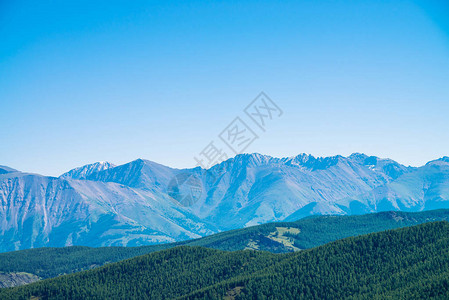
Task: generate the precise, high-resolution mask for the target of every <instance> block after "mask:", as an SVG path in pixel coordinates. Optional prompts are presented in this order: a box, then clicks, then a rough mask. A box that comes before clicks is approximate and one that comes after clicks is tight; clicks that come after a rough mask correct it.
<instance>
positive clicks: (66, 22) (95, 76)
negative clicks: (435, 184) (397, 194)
mask: <svg viewBox="0 0 449 300" xmlns="http://www.w3.org/2000/svg"><path fill="white" fill-rule="evenodd" d="M8 2H9V3H8ZM260 91H265V92H266V93H267V94H268V95H269V96H270V97H271V98H272V99H273V100H275V101H276V103H277V104H278V105H279V106H280V107H281V108H282V109H283V111H284V114H283V116H282V117H280V118H279V119H276V120H273V122H272V123H270V124H269V126H267V132H266V133H264V134H260V139H258V140H257V141H255V142H254V143H253V144H252V145H251V146H250V148H248V149H247V152H259V153H264V154H269V155H273V156H291V155H296V154H298V153H302V152H306V153H311V154H314V155H317V156H328V155H335V154H342V155H348V154H350V153H352V152H364V153H367V154H371V155H377V156H381V157H390V158H393V159H395V160H398V161H399V162H401V163H404V164H410V165H422V164H423V163H425V162H426V161H428V160H431V159H434V158H438V157H441V156H444V155H449V4H448V1H445V0H441V1H432V0H430V1H424V0H423V1H401V0H395V1H211V2H208V1H186V2H184V1H158V2H155V1H46V0H42V1H21V0H18V1H1V2H0V120H1V128H0V164H3V165H8V166H10V167H13V168H17V169H20V170H23V171H30V172H36V173H41V174H46V175H59V174H60V173H62V172H64V171H66V170H68V169H70V168H73V167H76V166H79V165H83V164H86V163H91V162H95V161H100V160H107V161H111V162H113V163H116V164H121V163H125V162H128V161H131V160H133V159H136V158H139V157H140V158H146V159H150V160H153V161H157V162H160V163H163V164H166V165H169V166H173V167H191V166H194V164H195V161H194V160H193V156H195V155H197V154H198V153H199V152H200V151H201V150H202V149H203V148H204V147H205V146H206V145H207V144H208V143H209V142H210V141H211V140H216V139H217V135H218V134H219V133H220V132H221V131H222V130H223V128H225V127H226V126H227V125H228V123H229V122H231V121H232V119H234V117H236V116H237V115H241V116H242V111H243V108H244V107H245V106H246V105H247V104H248V103H249V102H250V101H251V100H252V99H253V98H254V97H255V96H256V95H257V94H258V93H259V92H260ZM243 116H244V115H243Z"/></svg>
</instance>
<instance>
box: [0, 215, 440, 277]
mask: <svg viewBox="0 0 449 300" xmlns="http://www.w3.org/2000/svg"><path fill="white" fill-rule="evenodd" d="M441 220H446V221H447V220H449V210H436V211H428V212H420V213H404V212H383V213H377V214H369V215H363V216H322V217H313V218H306V219H301V220H298V221H296V222H289V223H287V222H280V223H269V224H264V225H259V226H254V227H248V228H243V229H237V230H232V231H227V232H222V233H218V234H214V235H211V236H207V237H204V238H201V239H196V240H191V241H185V242H178V243H171V244H162V245H153V246H142V247H102V248H89V247H78V246H76V247H66V248H38V249H29V250H21V251H15V252H8V253H0V272H6V273H10V272H16V273H17V272H27V273H31V274H35V275H37V276H39V277H41V278H44V279H45V278H51V277H56V276H58V275H61V274H68V273H74V272H78V271H82V270H88V269H91V268H94V267H98V266H101V265H104V264H106V263H111V262H117V261H120V260H123V259H127V258H132V257H135V256H138V255H142V254H147V253H151V252H154V251H160V250H164V249H168V248H172V247H176V246H180V245H185V246H202V247H207V248H214V249H218V250H226V251H238V250H244V249H253V250H256V249H257V250H263V251H269V252H273V253H286V252H293V251H295V250H296V251H297V250H298V249H308V248H313V247H316V246H321V245H324V244H326V243H329V242H332V241H335V240H338V239H342V238H346V237H350V236H357V235H362V234H368V233H373V232H378V231H383V230H387V229H395V228H400V227H405V226H412V225H417V224H421V223H425V222H433V221H441Z"/></svg>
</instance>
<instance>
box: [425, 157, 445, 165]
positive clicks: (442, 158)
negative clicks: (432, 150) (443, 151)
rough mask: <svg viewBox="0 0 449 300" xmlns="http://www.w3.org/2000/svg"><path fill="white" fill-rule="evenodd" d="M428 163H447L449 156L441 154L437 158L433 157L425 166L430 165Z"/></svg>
mask: <svg viewBox="0 0 449 300" xmlns="http://www.w3.org/2000/svg"><path fill="white" fill-rule="evenodd" d="M430 165H449V157H448V156H443V157H441V158H439V159H435V160H432V161H429V162H428V163H427V164H426V166H430Z"/></svg>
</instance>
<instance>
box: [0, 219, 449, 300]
mask: <svg viewBox="0 0 449 300" xmlns="http://www.w3.org/2000/svg"><path fill="white" fill-rule="evenodd" d="M448 257H449V223H448V222H445V221H443V222H431V223H426V224H421V225H417V226H413V227H407V228H402V229H395V230H388V231H383V232H378V233H372V234H368V235H362V236H358V237H350V238H345V239H342V240H338V241H335V242H332V243H329V244H326V245H323V246H319V247H316V248H313V249H309V250H304V251H298V252H294V253H285V254H272V253H268V252H265V251H253V250H244V251H234V252H228V251H222V250H216V249H207V248H204V247H197V246H194V247H192V246H178V247H175V248H171V249H167V250H162V251H158V252H154V253H150V254H146V255H142V256H138V257H135V258H132V259H128V260H124V261H121V262H118V263H112V264H108V265H105V266H103V267H99V268H96V269H93V270H88V271H83V272H79V273H75V274H70V275H64V276H60V277H57V278H53V279H47V280H42V281H39V282H36V283H33V284H29V285H25V286H21V287H16V288H10V289H2V290H0V298H1V299H30V298H31V297H37V298H39V299H68V298H70V299H107V298H113V299H176V298H179V299H211V298H212V299H216V298H227V299H368V298H371V299H389V298H394V299H397V298H408V299H413V298H415V299H416V298H420V299H425V298H427V299H430V298H435V299H438V298H440V299H444V298H447V297H448V296H449V259H448Z"/></svg>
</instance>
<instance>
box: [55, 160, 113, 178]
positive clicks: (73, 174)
mask: <svg viewBox="0 0 449 300" xmlns="http://www.w3.org/2000/svg"><path fill="white" fill-rule="evenodd" d="M114 167H116V166H115V165H114V164H112V163H110V162H107V161H99V162H96V163H93V164H88V165H85V166H82V167H78V168H75V169H72V170H70V171H68V172H66V173H64V174H62V175H61V176H60V177H61V178H72V179H86V178H87V177H88V176H90V175H92V174H93V173H96V172H101V171H104V170H107V169H111V168H114Z"/></svg>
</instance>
